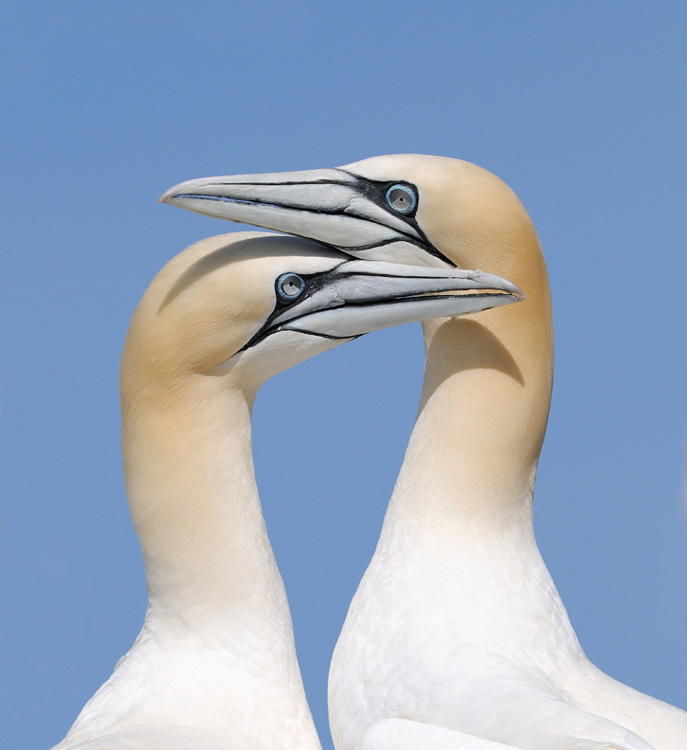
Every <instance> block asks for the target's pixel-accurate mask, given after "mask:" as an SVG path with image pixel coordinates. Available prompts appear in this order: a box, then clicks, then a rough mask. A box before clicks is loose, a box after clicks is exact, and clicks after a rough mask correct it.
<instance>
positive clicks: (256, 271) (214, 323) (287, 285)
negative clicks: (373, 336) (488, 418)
mask: <svg viewBox="0 0 687 750" xmlns="http://www.w3.org/2000/svg"><path fill="white" fill-rule="evenodd" d="M520 298H521V292H520V290H519V289H518V288H517V287H515V286H514V285H513V284H511V283H510V282H508V281H506V280H505V279H502V278H499V277H495V276H492V275H489V274H485V273H481V272H469V271H462V270H460V269H455V268H446V267H445V268H443V269H430V268H422V267H412V266H405V265H399V264H388V263H382V262H364V261H360V260H351V258H350V257H348V256H346V255H343V254H342V253H340V252H338V251H336V250H333V249H330V248H326V247H323V246H322V245H319V244H317V243H314V242H310V241H308V240H303V239H299V238H296V237H288V236H282V235H266V234H258V233H234V234H229V235H222V236H219V237H212V238H210V239H207V240H203V241H201V242H199V243H196V244H195V245H193V246H191V247H190V248H188V249H187V250H185V251H184V252H182V253H181V254H180V255H178V256H177V257H176V258H174V259H173V260H171V261H170V262H169V263H168V264H167V265H166V266H165V267H164V268H163V269H162V271H160V273H159V274H158V275H157V276H156V278H155V279H154V280H153V282H152V284H151V285H150V287H149V288H148V290H147V291H146V293H145V294H144V296H143V299H142V300H141V302H140V304H139V306H138V308H137V310H136V312H135V313H134V316H133V318H132V323H131V327H130V330H129V334H128V336H127V343H126V346H125V351H124V357H123V360H122V373H123V381H130V382H133V383H135V388H136V390H137V391H139V392H140V391H141V389H143V390H145V389H146V388H152V389H154V390H155V391H157V392H159V390H160V388H161V387H162V389H163V391H167V392H170V393H171V392H173V391H174V389H175V387H177V386H178V384H179V383H181V382H184V381H186V380H188V379H189V378H192V377H193V376H195V375H213V376H215V375H223V374H228V373H231V374H232V375H234V376H235V377H236V378H237V379H238V382H239V384H240V385H243V386H245V387H246V388H249V389H256V388H257V387H259V385H260V384H261V383H262V382H264V380H266V379H267V378H268V377H270V376H272V375H273V374H275V373H277V372H280V371H281V370H284V369H286V368H288V367H291V366H292V365H295V364H297V363H298V362H301V361H303V360H305V359H307V358H309V357H311V356H313V355H315V354H318V353H320V352H323V351H325V350H327V349H331V348H332V347H334V346H337V345H338V344H340V343H343V342H344V341H349V340H351V339H353V338H355V337H357V336H360V335H362V334H365V333H368V332H370V331H375V330H378V329H381V328H385V327H388V326H392V325H397V324H399V323H404V322H410V321H415V320H425V319H428V318H433V317H436V316H437V315H460V314H463V313H467V312H475V311H478V310H484V309H487V308H490V307H496V306H500V305H504V304H509V303H510V302H514V301H517V300H518V299H520ZM125 373H126V377H125ZM125 386H126V383H125V382H124V383H123V387H125Z"/></svg>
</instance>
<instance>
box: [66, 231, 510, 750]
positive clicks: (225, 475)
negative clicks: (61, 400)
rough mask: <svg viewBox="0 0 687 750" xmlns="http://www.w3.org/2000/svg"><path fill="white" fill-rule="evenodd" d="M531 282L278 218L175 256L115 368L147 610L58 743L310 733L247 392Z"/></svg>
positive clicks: (140, 743)
mask: <svg viewBox="0 0 687 750" xmlns="http://www.w3.org/2000/svg"><path fill="white" fill-rule="evenodd" d="M521 299H522V294H521V292H520V290H518V289H517V287H515V286H514V285H512V284H511V283H510V282H508V281H507V280H505V279H502V278H499V277H495V276H493V275H489V274H484V273H472V272H469V271H462V270H460V269H455V268H450V269H435V270H429V271H428V270H427V269H426V268H424V267H412V266H401V265H397V264H388V263H376V264H369V263H366V262H364V261H359V260H352V259H351V258H350V256H347V255H344V254H342V253H341V252H338V251H336V250H334V249H331V248H326V247H323V246H322V245H320V244H317V243H315V242H311V241H309V240H304V239H296V238H294V237H284V236H278V235H264V234H257V233H241V234H232V235H224V236H221V237H213V238H211V239H208V240H203V241H202V242H199V243H197V244H196V245H194V246H192V247H191V248H189V249H188V250H186V251H184V252H183V253H181V254H180V255H178V256H177V257H176V258H174V259H173V260H172V261H170V262H169V263H168V264H167V265H166V266H165V268H164V269H163V270H162V271H161V272H160V273H159V274H158V276H157V277H156V278H155V280H154V281H153V282H152V284H151V285H150V287H149V289H148V290H147V291H146V293H145V294H144V296H143V299H142V300H141V303H140V304H139V306H138V308H137V309H136V311H135V313H134V315H133V318H132V321H131V326H130V329H129V333H128V335H127V339H126V343H125V347H124V353H123V356H122V363H121V375H120V386H121V404H122V456H123V464H124V480H125V485H126V490H127V496H128V500H129V507H130V511H131V517H132V520H133V523H134V526H135V528H136V532H137V534H138V537H139V541H140V543H141V551H142V554H143V560H144V563H145V570H146V577H147V583H148V609H147V612H146V618H145V622H144V624H143V628H142V630H141V632H140V634H139V636H138V638H137V639H136V642H135V643H134V645H133V647H132V648H131V650H130V651H129V652H128V653H127V654H126V655H125V656H124V658H122V659H121V660H120V661H119V663H118V664H117V666H116V668H115V670H114V673H113V674H112V676H111V677H110V679H109V680H108V681H107V682H106V683H105V684H104V685H103V686H102V687H101V688H100V689H99V690H98V691H97V692H96V694H95V695H94V696H93V698H92V699H91V700H90V701H89V702H88V703H87V704H86V706H85V707H84V709H83V710H82V712H81V714H80V715H79V717H78V718H77V720H76V722H75V723H74V725H73V726H72V728H71V730H70V732H69V733H68V735H67V737H66V738H65V739H64V740H63V741H62V742H61V743H60V744H59V746H58V747H59V748H60V749H61V750H67V748H71V749H72V750H77V748H78V750H105V748H114V747H118V748H119V747H126V748H136V750H159V748H163V747H164V748H166V750H181V748H190V747H193V748H199V749H200V748H203V750H229V749H230V748H231V750H244V749H245V750H248V749H249V748H277V747H279V748H283V749H284V750H318V748H319V740H318V738H317V735H316V732H315V728H314V725H313V722H312V718H311V716H310V711H309V708H308V704H307V701H306V699H305V694H304V691H303V684H302V681H301V675H300V671H299V668H298V662H297V659H296V652H295V647H294V640H293V629H292V624H291V617H290V613H289V607H288V602H287V599H286V593H285V591H284V586H283V583H282V580H281V577H280V575H279V570H278V568H277V564H276V562H275V559H274V555H273V553H272V548H271V546H270V543H269V539H268V537H267V531H266V529H265V523H264V519H263V517H262V511H261V508H260V500H259V497H258V492H257V487H256V483H255V475H254V469H253V459H252V452H251V406H252V403H253V398H254V396H255V393H256V391H257V389H258V388H259V386H260V385H261V384H262V383H263V382H264V381H265V380H266V379H267V378H268V377H270V376H271V375H273V374H275V373H277V372H279V371H281V370H283V369H285V368H287V367H290V366H292V365H294V364H297V363H298V362H301V361H303V360H304V359H307V358H308V357H311V356H313V355H315V354H318V353H319V352H323V351H326V350H327V349H330V348H332V347H333V346H337V345H338V344H340V343H343V342H345V341H350V340H351V339H353V338H355V337H357V336H360V335H362V334H364V333H368V332H370V331H374V330H378V329H380V328H384V327H386V326H391V325H397V324H400V323H404V322H409V321H412V320H425V319H429V318H432V317H434V316H435V315H437V314H447V315H457V314H464V313H468V312H474V311H477V310H483V309H486V308H487V307H493V306H500V305H507V304H511V303H513V302H518V301H520V300H521Z"/></svg>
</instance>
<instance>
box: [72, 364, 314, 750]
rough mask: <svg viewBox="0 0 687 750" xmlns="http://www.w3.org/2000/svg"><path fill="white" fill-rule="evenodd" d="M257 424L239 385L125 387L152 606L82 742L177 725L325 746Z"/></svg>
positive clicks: (261, 740)
mask: <svg viewBox="0 0 687 750" xmlns="http://www.w3.org/2000/svg"><path fill="white" fill-rule="evenodd" d="M139 384H140V381H139ZM250 412H251V404H250V403H249V401H248V400H247V398H246V397H245V396H244V394H243V392H242V391H241V389H240V388H238V387H237V386H236V385H235V384H234V383H233V382H232V381H231V380H230V378H229V376H224V377H212V376H200V375H194V376H191V377H190V378H189V379H188V380H187V381H184V382H183V383H182V384H180V385H178V388H177V389H176V391H175V393H173V394H169V397H164V396H161V392H156V389H155V388H152V389H147V388H146V387H145V385H144V386H143V387H128V385H127V379H126V377H123V389H122V452H123V457H124V472H125V481H126V488H127V494H128V497H129V504H130V509H131V515H132V518H133V521H134V525H135V527H136V530H137V532H138V535H139V539H140V542H141V548H142V551H143V558H144V562H145V567H146V574H147V579H148V592H149V607H148V613H147V616H146V622H145V624H144V627H143V630H142V631H141V634H140V635H139V637H138V639H137V641H136V643H135V644H134V647H133V648H132V649H131V651H130V652H129V654H127V656H126V657H125V658H124V659H123V660H122V661H121V662H120V664H119V665H118V667H117V669H116V670H115V673H114V674H113V676H112V678H111V679H110V681H109V682H108V683H107V684H106V686H104V688H103V689H101V691H99V693H97V694H96V695H95V696H94V698H93V699H92V700H91V702H90V703H89V704H88V705H87V706H86V708H85V709H84V711H83V712H82V715H81V717H80V719H79V720H78V721H77V724H76V725H75V727H74V729H73V730H72V734H73V735H74V734H75V733H76V735H78V734H79V732H80V731H91V730H92V729H93V725H94V724H95V725H96V726H98V728H99V732H100V733H105V734H111V733H113V732H117V731H122V730H126V731H129V730H132V729H133V730H134V731H143V730H145V731H148V730H149V729H151V728H152V729H151V731H156V727H158V726H159V727H161V728H162V729H163V730H165V729H167V728H168V727H169V725H170V724H171V725H173V726H177V727H181V730H180V731H190V732H191V733H192V736H194V737H195V736H198V737H201V738H202V737H205V738H210V739H211V740H212V741H213V742H216V743H217V745H218V746H219V747H243V746H248V745H250V746H251V747H263V746H264V747H266V748H268V747H269V748H272V747H284V748H288V749H289V750H318V748H319V747H320V744H319V740H318V738H317V734H316V731H315V728H314V724H313V721H312V717H311V715H310V711H309V708H308V705H307V701H306V698H305V693H304V690H303V684H302V680H301V675H300V671H299V668H298V662H297V659H296V651H295V645H294V638H293V629H292V623H291V616H290V612H289V607H288V602H287V599H286V592H285V590H284V585H283V583H282V579H281V576H280V575H279V571H278V569H277V565H276V562H275V559H274V555H273V553H272V548H271V546H270V543H269V539H268V537H267V531H266V529H265V523H264V520H263V516H262V512H261V507H260V500H259V497H258V492H257V488H256V484H255V477H254V470H253V461H252V454H251V420H250V417H251V413H250ZM184 728H185V729H184ZM68 739H69V738H68Z"/></svg>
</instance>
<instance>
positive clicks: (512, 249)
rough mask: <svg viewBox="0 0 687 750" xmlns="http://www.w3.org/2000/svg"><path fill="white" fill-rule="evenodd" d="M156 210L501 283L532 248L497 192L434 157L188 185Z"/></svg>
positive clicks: (525, 225)
mask: <svg viewBox="0 0 687 750" xmlns="http://www.w3.org/2000/svg"><path fill="white" fill-rule="evenodd" d="M160 201H161V202H164V203H169V204H172V205H176V206H180V207H181V208H186V209H189V210H192V211H196V212H198V213H202V214H206V215H208V216H215V217H218V218H223V219H229V220H231V221H240V222H245V223H248V224H254V225H256V226H260V227H264V228H267V229H276V230H278V231H283V232H288V233H290V234H295V235H298V236H301V237H307V238H310V239H314V240H317V241H319V242H321V243H323V244H325V245H327V246H329V247H331V248H335V249H337V250H340V251H342V252H345V253H346V254H348V255H351V256H354V257H357V258H362V259H366V260H381V261H388V262H392V263H410V264H422V265H433V266H438V267H441V266H446V265H450V266H458V267H462V268H482V269H485V270H488V271H491V272H494V273H499V275H504V276H506V277H507V278H511V277H510V276H509V275H508V273H509V269H515V268H517V266H518V265H519V263H520V261H521V259H520V258H519V257H518V256H519V254H521V253H522V252H523V251H525V252H527V250H528V247H531V246H532V244H533V243H534V244H535V245H537V242H536V234H535V232H534V228H533V226H532V223H531V221H530V220H529V217H528V216H527V213H526V211H525V209H524V208H523V206H522V204H521V203H520V201H519V200H518V198H517V196H516V195H515V194H514V193H513V191H512V190H510V188H509V187H508V186H507V185H506V184H505V183H504V182H502V181H501V180H500V179H499V178H498V177H496V176H495V175H493V174H491V173H490V172H488V171H487V170H485V169H482V168H481V167H478V166H476V165H474V164H470V163H469V162H465V161H460V160H458V159H450V158H445V157H439V156H423V155H418V154H404V155H396V156H377V157H373V158H371V159H365V160H363V161H359V162H355V163H353V164H347V165H346V166H343V167H338V168H335V169H317V170H308V171H303V172H284V173H276V174H258V175H238V176H229V177H209V178H203V179H198V180H189V181H187V182H183V183H181V184H179V185H176V186H175V187H173V188H171V189H170V190H168V191H167V192H166V193H165V194H164V195H163V196H162V197H161V198H160ZM523 239H524V241H523ZM494 269H499V270H494ZM511 280H514V281H515V282H516V283H518V282H517V280H515V279H511ZM525 293H527V289H525Z"/></svg>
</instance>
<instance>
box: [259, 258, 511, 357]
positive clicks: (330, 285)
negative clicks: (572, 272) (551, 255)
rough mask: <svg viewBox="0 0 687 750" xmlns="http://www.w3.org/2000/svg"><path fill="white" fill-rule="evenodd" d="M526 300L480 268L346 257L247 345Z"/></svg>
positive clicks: (342, 334) (358, 331) (361, 330)
mask: <svg viewBox="0 0 687 750" xmlns="http://www.w3.org/2000/svg"><path fill="white" fill-rule="evenodd" d="M522 299H524V295H523V293H522V291H521V290H520V289H519V288H518V287H517V286H515V285H514V284H511V283H510V282H509V281H507V280H506V279H503V278H501V277H500V276H494V275H492V274H487V273H482V272H480V271H463V270H461V269H457V268H456V269H438V268H427V267H418V266H404V265H399V264H396V263H380V262H374V261H360V260H352V261H344V262H343V263H341V264H339V265H338V266H336V267H335V268H334V269H332V270H331V271H330V272H329V273H327V274H324V275H322V276H321V277H320V278H318V281H317V286H316V288H315V290H314V291H313V292H312V293H310V294H306V295H305V296H304V297H303V299H302V300H300V301H298V302H296V303H294V304H292V305H289V306H288V307H286V308H285V309H281V310H280V309H277V310H275V313H274V314H273V315H272V316H271V317H270V319H269V320H268V321H267V322H266V324H265V326H263V328H262V329H261V330H260V331H259V332H258V334H256V336H255V337H254V338H253V339H251V341H249V342H248V344H246V346H245V347H244V349H247V348H249V347H251V346H253V345H254V344H256V343H258V342H259V341H261V340H262V339H264V338H265V337H266V336H268V335H270V334H272V333H276V332H278V331H280V330H293V331H301V332H302V333H309V334H313V335H316V336H324V337H326V338H332V339H348V338H354V337H356V336H361V335H363V334H365V333H370V332H372V331H377V330H380V329H382V328H389V327H390V326H395V325H400V324H402V323H411V322H414V321H422V320H429V319H430V318H439V317H453V316H456V315H466V314H468V313H475V312H480V311H481V310H487V309H489V308H492V307H499V306H501V305H508V304H510V303H512V302H518V301H520V300H522Z"/></svg>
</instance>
